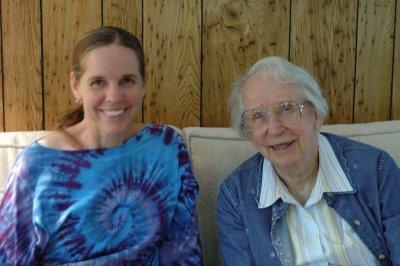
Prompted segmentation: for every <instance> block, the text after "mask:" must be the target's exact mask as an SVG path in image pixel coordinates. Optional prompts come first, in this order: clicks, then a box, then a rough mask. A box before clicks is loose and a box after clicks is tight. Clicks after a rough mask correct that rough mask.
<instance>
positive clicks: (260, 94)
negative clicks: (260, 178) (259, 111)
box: [242, 72, 323, 172]
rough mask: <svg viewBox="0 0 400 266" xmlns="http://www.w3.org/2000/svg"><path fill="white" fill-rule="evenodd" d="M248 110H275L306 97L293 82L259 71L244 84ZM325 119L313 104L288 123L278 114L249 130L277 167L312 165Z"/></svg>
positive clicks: (261, 149) (243, 93)
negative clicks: (318, 136) (318, 133)
mask: <svg viewBox="0 0 400 266" xmlns="http://www.w3.org/2000/svg"><path fill="white" fill-rule="evenodd" d="M242 96H243V103H244V106H245V109H246V110H248V109H253V108H257V107H261V108H263V109H265V110H272V109H273V108H274V107H275V106H277V105H278V104H280V103H282V102H287V101H294V102H297V103H299V104H302V103H303V102H305V98H304V97H303V96H302V95H301V94H300V93H299V91H298V90H296V89H295V88H294V87H293V86H292V85H290V84H283V83H279V82H277V81H276V80H274V78H272V77H270V76H269V75H267V73H262V72H261V73H256V74H254V75H253V76H251V77H250V78H249V79H248V80H247V81H246V82H245V83H244V84H243V86H242ZM322 122H323V119H321V118H317V115H316V112H315V109H314V107H313V105H312V104H311V103H306V104H305V105H304V109H303V114H302V116H301V118H300V119H299V121H297V122H295V123H292V124H284V123H282V122H280V121H279V120H277V119H276V118H275V117H274V116H271V117H270V120H269V122H268V123H267V124H266V125H264V126H262V127H261V128H259V129H257V130H254V131H249V135H250V139H251V140H252V142H253V144H254V145H255V146H256V147H257V149H258V150H259V151H260V153H261V154H262V155H263V156H264V157H265V158H266V159H267V160H269V161H270V162H271V163H272V164H273V165H274V167H275V169H277V170H278V172H279V169H290V168H293V169H296V168H299V167H300V168H304V166H306V167H307V166H308V165H309V166H311V165H312V164H314V163H315V162H316V160H318V140H317V132H318V130H319V129H320V127H321V126H322Z"/></svg>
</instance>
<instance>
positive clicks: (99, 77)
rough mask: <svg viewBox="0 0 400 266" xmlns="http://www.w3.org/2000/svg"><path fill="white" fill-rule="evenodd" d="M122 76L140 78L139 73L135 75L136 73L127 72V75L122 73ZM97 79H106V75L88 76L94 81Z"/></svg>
mask: <svg viewBox="0 0 400 266" xmlns="http://www.w3.org/2000/svg"><path fill="white" fill-rule="evenodd" d="M120 78H133V79H137V78H138V76H137V75H135V74H133V73H132V74H125V75H122V76H121V77H120ZM97 79H104V76H100V75H99V76H93V77H89V78H88V81H94V80H97Z"/></svg>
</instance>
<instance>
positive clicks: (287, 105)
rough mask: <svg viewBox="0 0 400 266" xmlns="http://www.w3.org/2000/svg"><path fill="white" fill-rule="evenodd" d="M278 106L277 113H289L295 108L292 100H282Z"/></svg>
mask: <svg viewBox="0 0 400 266" xmlns="http://www.w3.org/2000/svg"><path fill="white" fill-rule="evenodd" d="M279 107H280V108H279V109H278V110H279V111H278V112H279V113H281V114H290V113H292V112H293V111H294V109H295V103H293V102H284V103H281V105H280V106H279Z"/></svg>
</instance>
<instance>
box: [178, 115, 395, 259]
mask: <svg viewBox="0 0 400 266" xmlns="http://www.w3.org/2000/svg"><path fill="white" fill-rule="evenodd" d="M183 131H184V135H185V137H186V143H187V145H188V149H189V154H190V157H191V159H192V164H193V169H194V172H195V175H196V177H197V180H198V182H199V186H200V199H199V201H198V204H197V210H198V214H199V220H200V235H201V240H202V245H203V252H204V263H205V265H219V264H220V255H219V246H218V238H217V237H218V236H217V224H216V213H215V203H216V199H217V195H218V187H219V184H220V183H221V182H222V180H223V179H224V178H225V177H226V176H227V175H229V173H230V172H231V171H232V170H234V169H235V168H236V167H238V166H239V165H240V164H241V163H242V162H243V161H244V160H246V159H247V158H249V157H250V156H251V155H253V154H254V153H255V152H256V149H255V148H254V147H253V145H252V144H251V142H250V141H249V140H246V139H243V138H241V137H239V136H238V135H237V134H236V133H235V132H234V131H233V130H232V129H229V128H199V127H192V128H185V129H183ZM321 131H325V132H330V133H333V134H338V135H342V136H347V137H350V138H351V139H355V140H359V141H362V142H364V143H368V144H372V145H374V146H376V147H379V148H382V149H384V150H386V151H388V152H389V153H390V154H391V155H392V157H393V158H394V159H395V160H396V162H397V163H398V164H400V121H387V122H375V123H365V124H346V125H328V126H324V127H323V128H322V130H321Z"/></svg>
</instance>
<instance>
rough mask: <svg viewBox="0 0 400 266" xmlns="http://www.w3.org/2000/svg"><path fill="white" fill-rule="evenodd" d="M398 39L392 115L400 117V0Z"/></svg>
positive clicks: (399, 4)
mask: <svg viewBox="0 0 400 266" xmlns="http://www.w3.org/2000/svg"><path fill="white" fill-rule="evenodd" d="M396 12H397V14H396V18H397V21H396V35H395V36H396V40H395V48H394V49H395V50H394V62H393V64H394V66H393V88H392V90H393V91H392V117H391V119H400V1H397V11H396Z"/></svg>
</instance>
